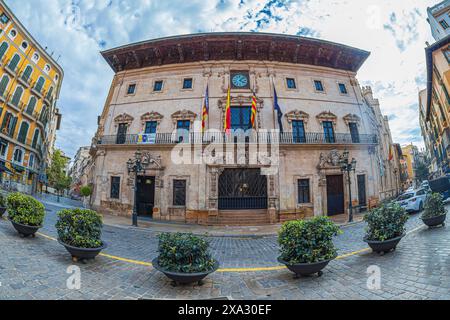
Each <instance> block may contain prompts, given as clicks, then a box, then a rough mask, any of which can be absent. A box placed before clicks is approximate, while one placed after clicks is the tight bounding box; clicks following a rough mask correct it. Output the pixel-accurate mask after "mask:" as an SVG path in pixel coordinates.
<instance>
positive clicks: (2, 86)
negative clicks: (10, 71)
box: [0, 74, 9, 97]
mask: <svg viewBox="0 0 450 320" xmlns="http://www.w3.org/2000/svg"><path fill="white" fill-rule="evenodd" d="M8 84H9V77H8V76H7V75H6V74H5V75H3V77H2V80H1V81H0V96H1V97H5V95H6V88H8Z"/></svg>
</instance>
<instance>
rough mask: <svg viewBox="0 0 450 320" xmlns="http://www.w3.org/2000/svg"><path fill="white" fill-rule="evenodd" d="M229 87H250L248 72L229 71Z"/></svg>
mask: <svg viewBox="0 0 450 320" xmlns="http://www.w3.org/2000/svg"><path fill="white" fill-rule="evenodd" d="M231 88H232V89H250V79H249V75H248V72H246V71H235V72H231Z"/></svg>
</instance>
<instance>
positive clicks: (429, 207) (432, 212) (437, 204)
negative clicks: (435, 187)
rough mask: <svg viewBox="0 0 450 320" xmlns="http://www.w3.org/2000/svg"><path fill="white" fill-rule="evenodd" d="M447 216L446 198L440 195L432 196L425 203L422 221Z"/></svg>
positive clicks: (434, 194)
mask: <svg viewBox="0 0 450 320" xmlns="http://www.w3.org/2000/svg"><path fill="white" fill-rule="evenodd" d="M445 214H447V210H445V206H444V197H443V196H442V195H441V194H439V193H433V194H431V195H430V196H429V197H428V198H427V200H426V201H425V207H424V211H423V214H422V219H430V218H435V217H440V216H443V215H445Z"/></svg>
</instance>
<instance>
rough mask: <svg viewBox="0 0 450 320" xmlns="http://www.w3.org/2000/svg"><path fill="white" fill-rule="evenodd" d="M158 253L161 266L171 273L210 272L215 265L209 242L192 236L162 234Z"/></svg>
mask: <svg viewBox="0 0 450 320" xmlns="http://www.w3.org/2000/svg"><path fill="white" fill-rule="evenodd" d="M158 252H159V257H158V263H159V265H160V266H161V267H163V268H164V269H165V270H167V271H170V272H179V273H199V272H208V271H211V270H212V269H213V268H214V265H215V260H214V259H212V257H211V255H210V253H209V243H208V241H206V240H205V239H203V238H201V237H198V236H194V235H192V234H182V233H163V234H161V235H160V236H159V246H158Z"/></svg>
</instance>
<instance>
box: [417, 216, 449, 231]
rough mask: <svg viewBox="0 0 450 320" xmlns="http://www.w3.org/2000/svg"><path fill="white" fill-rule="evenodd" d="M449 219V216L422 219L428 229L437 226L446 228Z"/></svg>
mask: <svg viewBox="0 0 450 320" xmlns="http://www.w3.org/2000/svg"><path fill="white" fill-rule="evenodd" d="M446 219H447V214H444V215H442V216H438V217H433V218H422V221H423V223H425V224H426V225H427V226H428V227H430V228H433V227H437V226H445V220H446Z"/></svg>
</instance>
